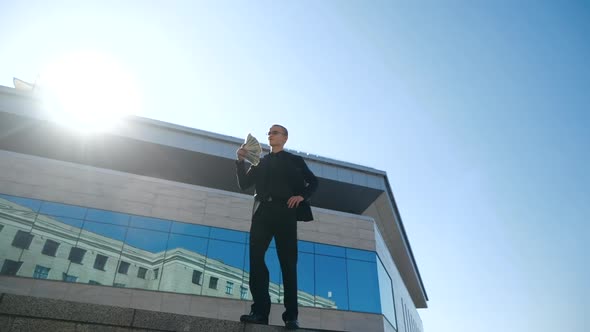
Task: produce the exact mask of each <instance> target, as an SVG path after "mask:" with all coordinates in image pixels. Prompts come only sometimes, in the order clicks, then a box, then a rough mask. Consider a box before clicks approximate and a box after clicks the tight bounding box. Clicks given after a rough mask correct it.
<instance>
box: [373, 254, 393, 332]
mask: <svg viewBox="0 0 590 332" xmlns="http://www.w3.org/2000/svg"><path fill="white" fill-rule="evenodd" d="M377 271H378V275H379V294H380V298H381V310H382V312H383V315H384V316H385V318H387V320H388V321H389V323H390V324H391V325H393V326H394V327H395V329H396V330H397V320H396V317H395V315H396V314H395V305H394V304H393V285H392V283H391V278H390V277H389V274H387V271H386V270H385V268H384V267H383V264H382V263H381V260H379V261H378V263H377Z"/></svg>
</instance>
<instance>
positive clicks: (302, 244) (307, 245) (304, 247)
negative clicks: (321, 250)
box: [297, 241, 315, 254]
mask: <svg viewBox="0 0 590 332" xmlns="http://www.w3.org/2000/svg"><path fill="white" fill-rule="evenodd" d="M313 248H314V244H313V242H307V241H297V250H299V251H300V252H308V253H310V254H313V253H314V252H315V251H314V249H313Z"/></svg>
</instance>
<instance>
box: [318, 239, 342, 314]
mask: <svg viewBox="0 0 590 332" xmlns="http://www.w3.org/2000/svg"><path fill="white" fill-rule="evenodd" d="M316 250H317V245H316ZM315 273H316V274H315V276H316V278H315V306H316V307H324V306H329V305H332V303H333V305H334V306H335V307H336V308H337V309H341V310H348V285H347V283H346V260H345V259H344V258H339V257H330V256H323V255H316V257H315Z"/></svg>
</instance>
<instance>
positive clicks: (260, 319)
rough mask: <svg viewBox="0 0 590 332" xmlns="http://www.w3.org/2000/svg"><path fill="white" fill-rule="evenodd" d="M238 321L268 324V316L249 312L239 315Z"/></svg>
mask: <svg viewBox="0 0 590 332" xmlns="http://www.w3.org/2000/svg"><path fill="white" fill-rule="evenodd" d="M240 322H242V323H250V324H263V325H268V316H264V315H259V314H256V313H253V312H251V313H250V314H248V315H242V316H240Z"/></svg>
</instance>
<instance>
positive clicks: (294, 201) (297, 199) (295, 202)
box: [287, 196, 303, 209]
mask: <svg viewBox="0 0 590 332" xmlns="http://www.w3.org/2000/svg"><path fill="white" fill-rule="evenodd" d="M301 202H303V196H291V198H289V200H288V201H287V206H288V207H289V209H292V208H294V207H298V206H299V203H301Z"/></svg>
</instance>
